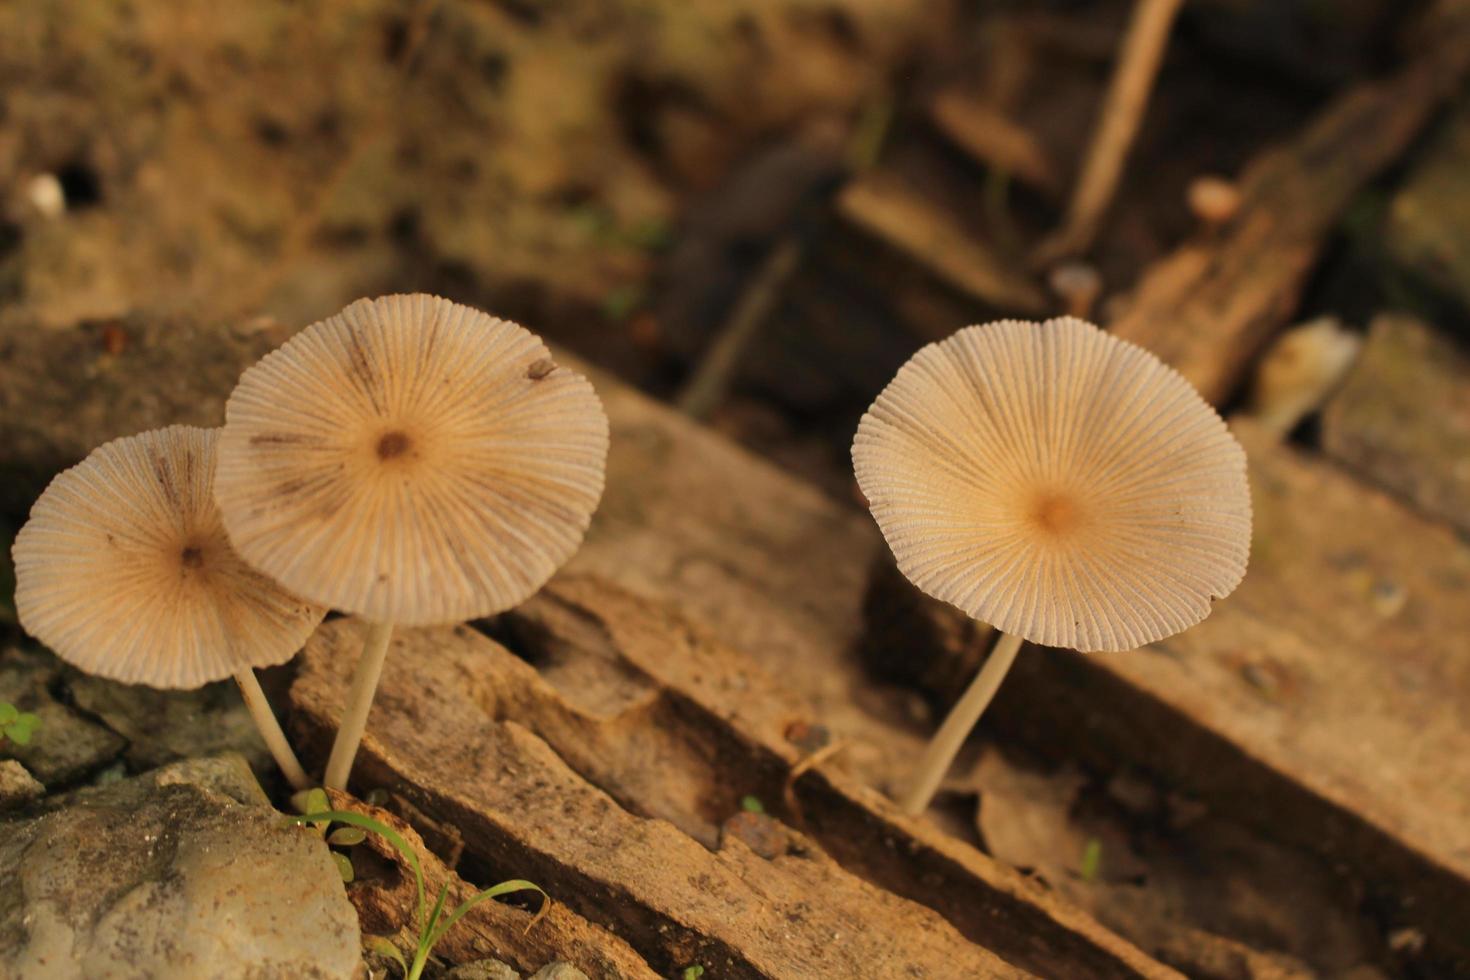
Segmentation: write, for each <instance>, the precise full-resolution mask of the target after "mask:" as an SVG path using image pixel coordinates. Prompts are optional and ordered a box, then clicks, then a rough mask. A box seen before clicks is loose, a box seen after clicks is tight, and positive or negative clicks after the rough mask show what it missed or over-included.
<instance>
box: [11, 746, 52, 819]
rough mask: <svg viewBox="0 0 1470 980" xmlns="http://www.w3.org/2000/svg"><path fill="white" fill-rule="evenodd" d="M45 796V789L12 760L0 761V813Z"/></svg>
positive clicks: (24, 768) (23, 767)
mask: <svg viewBox="0 0 1470 980" xmlns="http://www.w3.org/2000/svg"><path fill="white" fill-rule="evenodd" d="M45 795H46V787H44V786H42V785H41V784H40V783H39V782H37V781H36V777H35V776H32V775H31V774H30V773H28V772H26V767H25V766H23V765H21V764H20V763H19V762H16V761H15V760H14V759H5V760H3V761H0V812H3V811H5V810H15V809H18V808H20V807H23V806H25V805H26V804H27V803H34V802H35V801H36V800H39V799H40V798H41V797H42V796H45Z"/></svg>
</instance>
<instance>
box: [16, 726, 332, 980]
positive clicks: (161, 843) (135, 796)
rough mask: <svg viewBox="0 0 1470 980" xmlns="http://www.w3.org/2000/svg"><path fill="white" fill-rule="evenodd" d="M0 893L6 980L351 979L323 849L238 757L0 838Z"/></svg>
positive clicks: (183, 771)
mask: <svg viewBox="0 0 1470 980" xmlns="http://www.w3.org/2000/svg"><path fill="white" fill-rule="evenodd" d="M49 802H50V801H48V803H49ZM0 880H4V881H6V882H7V883H9V884H8V885H7V890H6V895H5V901H4V902H3V903H0V975H3V976H20V977H33V976H34V977H39V976H46V977H51V978H57V980H71V978H76V980H82V978H86V980H123V978H143V977H184V976H187V977H194V978H200V980H206V978H207V980H228V978H236V977H238V978H242V980H244V978H250V980H276V978H279V980H288V978H292V980H296V978H300V980H337V978H340V980H349V978H355V977H356V976H357V975H358V970H359V968H360V965H361V951H360V948H359V932H358V925H357V916H356V914H355V913H354V911H353V909H352V905H351V904H350V903H349V902H348V901H347V898H346V895H345V894H344V892H343V887H342V881H341V879H340V877H339V876H338V874H337V870H336V867H335V865H334V864H333V863H332V860H331V858H330V856H329V853H328V850H327V848H326V846H325V845H324V844H323V843H322V841H321V840H320V839H319V838H317V837H316V836H314V835H312V834H310V833H308V832H303V831H300V830H298V829H296V828H292V827H286V826H283V825H282V817H281V815H280V814H279V813H277V812H276V811H275V810H273V809H271V808H270V807H269V805H268V804H267V802H266V799H265V796H264V794H263V793H262V791H261V790H260V787H259V785H258V784H257V783H256V782H255V780H254V777H253V776H252V775H251V774H250V770H249V768H248V766H247V765H246V764H245V762H244V760H243V759H241V758H240V757H239V756H237V755H226V756H220V757H217V758H213V759H207V760H194V761H191V762H188V763H183V764H180V765H177V766H169V767H165V768H163V769H158V770H155V771H154V772H152V773H149V774H148V775H145V776H140V777H137V778H134V779H129V780H123V781H121V782H117V783H114V784H112V785H110V786H107V787H103V788H89V789H85V790H80V791H77V792H75V793H73V794H70V795H68V796H67V797H65V798H63V799H60V800H58V801H57V805H56V806H55V807H54V808H53V809H50V810H49V811H48V812H46V813H44V814H42V815H40V816H36V817H33V818H31V819H28V820H17V821H12V822H10V823H8V824H6V825H5V826H4V830H3V833H0Z"/></svg>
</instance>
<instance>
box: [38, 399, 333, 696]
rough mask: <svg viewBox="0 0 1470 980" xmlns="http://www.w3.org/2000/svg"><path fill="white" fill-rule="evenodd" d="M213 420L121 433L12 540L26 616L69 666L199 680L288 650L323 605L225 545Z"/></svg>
mask: <svg viewBox="0 0 1470 980" xmlns="http://www.w3.org/2000/svg"><path fill="white" fill-rule="evenodd" d="M217 437H218V430H214V429H196V428H191V427H189V426H172V427H170V428H166V429H156V430H154V431H152V432H144V433H142V434H141V435H136V436H128V437H126V438H123V439H116V440H114V441H112V442H109V443H107V444H105V445H103V446H100V447H98V448H97V449H96V450H94V451H93V452H92V454H91V455H90V456H88V457H87V458H86V459H85V460H83V461H82V462H81V463H79V464H78V465H76V466H74V467H72V468H71V469H69V470H67V471H66V472H64V473H62V474H60V475H58V476H57V477H56V478H55V479H54V480H52V481H51V485H50V486H48V487H47V488H46V491H45V492H44V493H42V494H41V497H40V499H38V500H37V501H36V504H35V506H34V507H32V508H31V517H30V520H29V521H27V522H26V525H25V526H24V527H23V528H21V529H20V534H19V535H17V536H16V539H15V547H14V556H15V577H16V590H15V605H16V611H17V612H18V613H19V615H20V622H21V625H22V626H24V627H25V629H26V631H27V632H29V633H30V634H31V635H32V636H34V637H36V638H37V639H38V640H40V641H41V642H42V643H45V644H46V645H47V646H49V647H50V648H51V649H52V650H55V651H56V653H57V655H58V656H60V657H61V658H62V659H63V660H65V661H67V662H68V663H71V664H74V665H75V666H77V667H80V668H81V669H82V670H85V671H86V672H87V673H89V674H96V675H97V676H99V677H107V678H110V679H112V680H115V681H122V682H124V683H127V684H147V685H149V686H151V687H166V688H193V687H199V686H200V685H201V684H205V683H208V682H209V681H217V680H222V679H223V678H226V677H230V676H231V675H233V674H236V673H238V672H239V671H242V670H245V669H248V668H251V667H267V666H270V665H272V664H278V663H282V662H284V661H286V660H289V659H290V658H291V656H292V654H294V653H295V652H296V651H297V650H299V649H300V648H301V645H302V644H303V643H305V642H306V638H307V637H308V636H310V635H311V632H312V630H314V629H316V626H317V624H318V623H320V622H321V620H322V617H323V616H324V615H325V614H326V610H325V609H324V608H322V607H320V606H314V605H312V604H310V603H308V602H305V601H303V600H301V599H298V598H296V597H295V596H292V595H290V594H289V593H287V592H286V591H285V590H284V589H282V588H281V587H280V586H279V585H277V584H276V583H274V582H272V581H271V580H270V579H268V578H266V577H265V576H264V575H262V574H260V573H259V572H257V571H255V570H254V569H253V568H251V567H250V566H249V565H247V564H245V562H244V561H243V560H242V559H241V558H240V556H239V555H237V554H236V553H235V551H234V549H233V548H231V547H230V542H229V539H228V538H227V537H226V536H225V529H224V525H223V524H222V523H221V522H220V515H219V509H218V508H217V507H216V506H215V503H214V467H215V444H216V440H217Z"/></svg>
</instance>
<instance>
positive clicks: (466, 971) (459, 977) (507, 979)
mask: <svg viewBox="0 0 1470 980" xmlns="http://www.w3.org/2000/svg"><path fill="white" fill-rule="evenodd" d="M443 980H521V975H520V974H519V973H517V972H516V971H515V970H513V969H511V968H510V967H509V966H506V965H505V964H504V963H502V962H500V961H499V960H475V961H474V962H473V963H461V964H460V965H459V966H457V967H455V968H454V969H452V970H450V971H449V972H447V973H445V974H444V978H443Z"/></svg>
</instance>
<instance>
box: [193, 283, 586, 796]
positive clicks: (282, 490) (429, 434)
mask: <svg viewBox="0 0 1470 980" xmlns="http://www.w3.org/2000/svg"><path fill="white" fill-rule="evenodd" d="M225 419H226V421H225V428H224V435H223V436H222V437H221V440H220V466H219V478H218V482H217V486H216V491H215V492H216V495H217V497H218V500H219V504H220V509H221V510H222V511H223V513H224V521H225V527H226V529H227V530H228V532H229V535H230V540H231V541H232V542H233V543H234V545H235V547H236V549H237V550H238V551H239V552H240V554H241V555H242V556H244V557H245V559H246V560H247V561H249V562H251V563H252V564H254V565H255V566H256V567H258V568H260V569H261V570H262V571H264V572H265V573H266V574H268V575H270V576H272V577H274V578H276V579H278V580H279V581H281V582H282V583H283V584H285V585H286V587H287V588H291V589H295V590H298V591H300V592H301V594H302V595H305V596H308V597H309V598H311V599H312V600H313V601H316V602H320V603H322V604H323V605H327V606H330V607H334V608H337V609H342V610H345V611H347V612H350V613H354V614H356V615H357V616H359V617H361V618H363V619H365V620H367V621H368V622H369V623H370V624H371V626H370V628H369V630H368V635H367V640H366V643H365V645H364V649H363V653H362V656H361V658H360V660H359V662H358V665H357V667H356V670H355V672H354V675H353V679H352V686H351V689H350V691H349V693H348V698H347V705H346V710H345V712H344V714H343V718H342V722H341V725H340V727H339V728H338V731H337V738H336V740H335V742H334V744H333V746H332V753H331V756H330V758H329V759H328V762H327V769H326V778H325V784H326V785H327V786H328V787H331V788H333V789H343V788H345V787H346V785H347V776H348V774H349V772H350V770H351V768H352V761H353V758H354V756H355V755H356V753H357V747H358V744H359V743H360V742H361V740H362V735H363V731H364V730H365V728H366V725H367V716H368V710H369V708H370V707H371V705H372V700H373V694H374V691H375V690H376V688H377V683H378V677H379V675H380V673H381V671H382V667H383V659H384V657H385V656H386V654H387V650H388V645H389V640H390V638H391V636H392V631H393V626H394V624H402V625H408V626H425V625H433V624H444V623H456V622H463V621H464V620H467V619H474V618H478V617H482V616H489V615H492V614H494V613H497V612H501V611H503V610H505V609H509V608H510V607H512V606H515V605H517V604H518V603H520V602H521V601H522V600H524V599H526V598H527V597H528V596H530V595H531V594H532V593H534V592H535V591H536V590H537V589H539V588H540V587H541V585H542V584H543V583H544V582H545V581H546V580H547V579H548V578H550V577H551V575H552V573H553V572H555V571H556V569H557V568H558V567H559V566H560V565H561V564H562V563H563V562H565V561H566V560H567V559H568V558H570V557H571V555H572V554H573V552H575V551H576V549H577V547H578V545H579V544H580V543H581V540H582V537H583V535H584V534H585V533H586V530H587V525H588V523H589V522H590V520H591V516H592V512H593V510H594V509H596V506H597V502H598V499H599V498H600V497H601V495H602V485H603V471H604V467H605V461H606V457H607V447H608V422H607V416H606V415H605V414H604V413H603V411H602V404H601V402H600V401H599V400H598V398H597V395H596V393H595V392H594V391H593V390H592V385H591V384H590V383H589V382H588V381H587V379H586V378H584V377H582V376H581V375H579V374H577V373H575V372H573V371H570V370H568V369H566V368H564V367H560V366H558V365H557V364H556V362H555V361H554V360H553V359H552V357H551V353H550V351H549V350H547V348H546V345H545V344H544V343H542V342H541V340H540V339H539V338H537V337H536V336H535V335H534V334H532V333H530V332H529V331H527V330H526V329H524V328H522V327H520V326H517V325H516V324H514V323H510V322H509V321H506V320H499V319H496V318H495V317H492V316H489V315H487V314H485V313H481V312H480V311H478V310H474V309H471V308H469V307H467V306H461V305H460V304H458V303H451V302H450V301H448V300H445V299H440V298H438V297H436V296H426V295H422V294H416V295H398V296H385V297H381V298H379V299H374V300H366V299H363V300H358V301H357V302H355V303H353V304H351V305H350V306H348V307H347V308H346V309H344V310H342V311H341V312H340V313H338V314H337V315H336V316H332V317H329V318H328V319H326V320H323V321H321V322H319V323H316V324H313V325H312V326H310V327H307V328H306V329H305V330H303V331H302V332H301V333H299V334H297V335H296V336H295V337H294V338H292V339H291V340H289V341H287V342H286V344H285V345H284V346H282V347H281V348H280V349H278V350H276V351H274V352H272V353H270V354H268V355H266V356H265V358H263V359H262V360H261V361H260V362H259V363H257V364H256V365H254V366H253V367H251V368H249V369H248V370H247V371H246V372H245V374H244V375H243V376H242V377H241V379H240V383H239V385H238V387H236V389H235V391H234V392H233V393H232V394H231V395H230V398H229V401H228V403H227V404H226V406H225Z"/></svg>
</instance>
